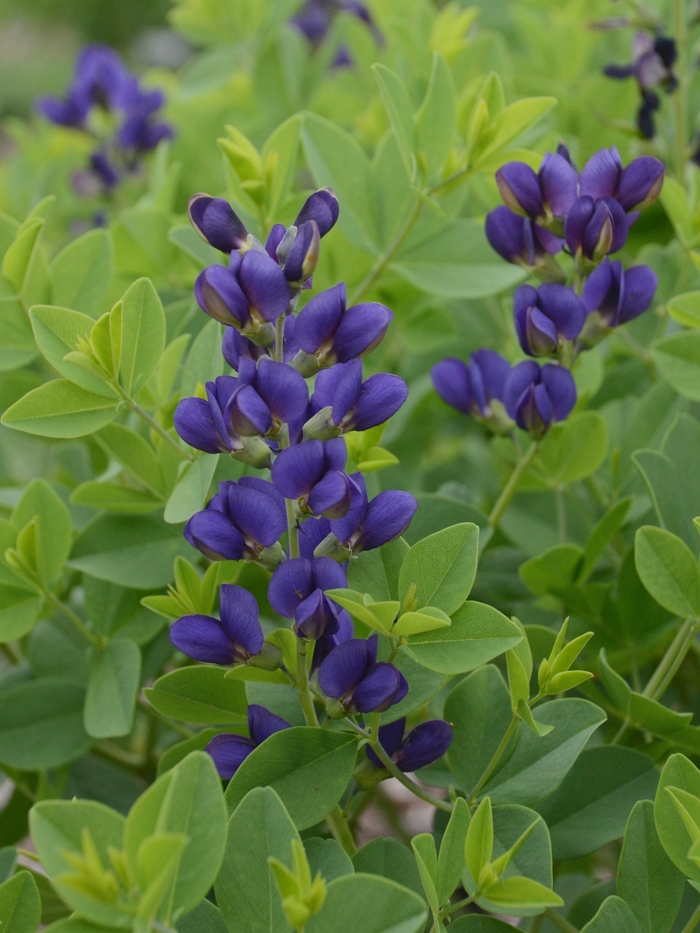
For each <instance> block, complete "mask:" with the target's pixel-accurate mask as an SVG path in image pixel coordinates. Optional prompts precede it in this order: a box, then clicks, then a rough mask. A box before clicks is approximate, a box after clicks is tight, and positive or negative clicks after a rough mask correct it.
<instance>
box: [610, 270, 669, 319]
mask: <svg viewBox="0 0 700 933" xmlns="http://www.w3.org/2000/svg"><path fill="white" fill-rule="evenodd" d="M624 282H625V290H624V298H623V301H622V307H621V308H620V316H619V320H617V321H615V324H616V325H617V324H625V323H626V322H627V321H631V320H632V319H633V318H635V317H638V316H639V315H640V314H642V312H644V311H646V309H647V308H648V307H649V305H650V304H651V303H652V301H653V300H654V295H655V294H656V288H657V286H658V284H659V280H658V278H657V275H656V273H655V272H654V270H653V269H650V268H649V266H632V268H631V269H627V270H626V271H625V272H624Z"/></svg>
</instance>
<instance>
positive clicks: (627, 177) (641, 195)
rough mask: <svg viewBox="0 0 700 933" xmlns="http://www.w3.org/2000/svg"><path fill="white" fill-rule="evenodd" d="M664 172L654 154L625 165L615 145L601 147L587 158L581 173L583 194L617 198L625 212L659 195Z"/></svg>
mask: <svg viewBox="0 0 700 933" xmlns="http://www.w3.org/2000/svg"><path fill="white" fill-rule="evenodd" d="M664 174H665V168H664V164H663V162H661V161H660V160H659V159H655V158H653V157H652V156H640V157H639V158H638V159H634V160H633V161H632V162H630V164H629V165H628V166H627V167H626V168H623V167H622V160H621V159H620V154H619V152H618V151H617V149H616V148H615V146H613V147H612V148H611V149H601V150H600V151H599V152H596V154H595V155H594V156H591V158H590V159H589V160H588V162H587V163H586V166H585V168H584V169H583V171H582V172H581V194H582V195H588V196H589V197H591V198H593V200H594V201H597V200H598V199H599V198H606V199H607V198H614V199H615V200H616V201H617V202H618V204H619V205H620V206H621V207H622V209H623V210H624V211H625V212H626V213H629V212H630V211H636V210H642V208H645V207H648V206H649V205H650V204H653V202H654V201H655V200H656V199H657V198H658V196H659V194H660V192H661V189H662V187H663V184H664Z"/></svg>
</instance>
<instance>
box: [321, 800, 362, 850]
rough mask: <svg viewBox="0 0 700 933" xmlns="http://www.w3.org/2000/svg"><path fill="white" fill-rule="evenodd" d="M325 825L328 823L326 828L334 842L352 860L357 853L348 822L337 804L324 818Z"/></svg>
mask: <svg viewBox="0 0 700 933" xmlns="http://www.w3.org/2000/svg"><path fill="white" fill-rule="evenodd" d="M326 823H328V828H329V829H330V831H331V832H332V833H333V837H334V838H335V841H336V842H337V843H338V844H339V845H340V846H342V847H343V849H344V850H345V851H346V852H347V854H348V855H349V856H350V858H352V857H353V855H354V854H355V853H356V852H357V846H356V845H355V840H354V839H353V836H352V833H351V832H350V827H349V826H348V822H347V820H346V819H345V816H344V815H343V811H342V810H341V809H340V806H339V805H338V804H336V805H335V806H334V807H333V809H332V810H331V812H330V813H329V814H328V816H327V817H326Z"/></svg>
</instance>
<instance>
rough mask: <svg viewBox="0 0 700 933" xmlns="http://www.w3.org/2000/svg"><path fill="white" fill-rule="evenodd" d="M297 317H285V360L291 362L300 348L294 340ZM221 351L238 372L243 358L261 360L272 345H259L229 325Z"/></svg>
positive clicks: (290, 315)
mask: <svg viewBox="0 0 700 933" xmlns="http://www.w3.org/2000/svg"><path fill="white" fill-rule="evenodd" d="M295 323H296V318H295V317H294V315H293V314H288V315H287V317H286V318H285V319H284V362H285V363H289V362H290V361H291V360H292V358H293V357H294V355H295V354H296V352H297V350H298V349H299V348H298V347H297V345H296V343H295V342H294V325H295ZM221 352H222V353H223V355H224V359H225V360H226V362H227V363H228V364H229V366H230V367H231V368H232V369H235V370H236V372H238V367H239V366H240V361H241V359H249V360H259V359H261V358H262V357H263V356H270V347H259V346H258V345H257V344H255V343H253V341H252V340H248V338H247V337H244V336H243V334H241V333H239V331H237V330H236V328H235V327H227V328H226V330H225V331H224V338H223V340H222V341H221Z"/></svg>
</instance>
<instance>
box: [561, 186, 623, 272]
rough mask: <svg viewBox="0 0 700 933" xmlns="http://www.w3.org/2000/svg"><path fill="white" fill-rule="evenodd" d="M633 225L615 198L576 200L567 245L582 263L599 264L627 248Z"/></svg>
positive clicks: (570, 215) (567, 223)
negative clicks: (606, 257)
mask: <svg viewBox="0 0 700 933" xmlns="http://www.w3.org/2000/svg"><path fill="white" fill-rule="evenodd" d="M629 226H630V222H629V220H628V219H627V216H626V214H625V211H624V209H623V208H622V206H621V205H620V203H619V202H618V201H616V200H615V198H612V197H600V198H598V199H597V200H594V199H593V198H592V197H591V196H590V195H588V194H584V195H582V196H581V197H580V198H577V199H576V201H575V202H574V204H573V207H572V208H571V210H570V211H569V213H568V214H567V217H566V224H565V238H566V245H567V246H568V248H569V250H570V251H571V253H572V255H574V256H575V257H576V258H577V259H578V260H579V261H581V260H583V261H586V260H587V261H588V262H593V263H597V262H600V260H601V259H603V258H604V257H605V256H607V254H608V253H616V252H617V251H618V250H619V249H622V247H623V246H624V245H625V242H626V241H627V233H628V231H629Z"/></svg>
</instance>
